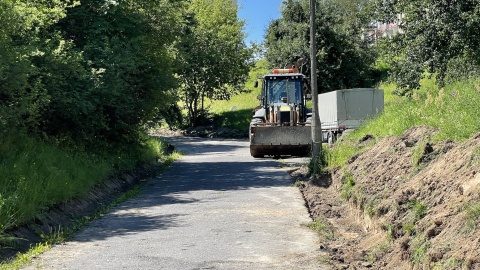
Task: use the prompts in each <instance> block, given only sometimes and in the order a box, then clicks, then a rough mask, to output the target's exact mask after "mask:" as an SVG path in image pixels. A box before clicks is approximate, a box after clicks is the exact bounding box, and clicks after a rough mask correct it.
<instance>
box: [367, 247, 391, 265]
mask: <svg viewBox="0 0 480 270" xmlns="http://www.w3.org/2000/svg"><path fill="white" fill-rule="evenodd" d="M389 249H390V245H389V243H388V242H384V243H380V244H377V245H375V246H374V247H373V248H372V249H371V250H369V251H368V253H367V255H366V256H365V260H366V261H367V262H369V263H374V262H376V261H378V260H379V259H380V258H382V257H383V255H385V254H386V253H387V252H388V250H389Z"/></svg>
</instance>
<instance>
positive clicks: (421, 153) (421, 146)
mask: <svg viewBox="0 0 480 270" xmlns="http://www.w3.org/2000/svg"><path fill="white" fill-rule="evenodd" d="M427 145H428V142H427V141H421V142H419V143H417V144H416V145H415V148H414V149H413V154H412V164H413V166H414V167H417V168H419V166H420V165H421V163H422V161H423V160H424V158H425V155H427V154H428V153H426V147H427Z"/></svg>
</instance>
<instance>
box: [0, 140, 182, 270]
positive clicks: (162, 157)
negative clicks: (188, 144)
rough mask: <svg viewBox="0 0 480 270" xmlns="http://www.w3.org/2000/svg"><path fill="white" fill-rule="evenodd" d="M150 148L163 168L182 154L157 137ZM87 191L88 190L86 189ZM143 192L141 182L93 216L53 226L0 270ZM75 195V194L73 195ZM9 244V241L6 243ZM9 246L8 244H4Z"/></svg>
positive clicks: (19, 265) (17, 266)
mask: <svg viewBox="0 0 480 270" xmlns="http://www.w3.org/2000/svg"><path fill="white" fill-rule="evenodd" d="M146 144H147V145H148V148H146V150H145V152H144V154H145V157H152V156H151V155H152V154H154V153H156V154H157V155H156V157H157V158H158V160H159V162H161V163H162V164H163V169H165V168H166V167H168V166H169V165H170V164H171V163H172V162H173V161H175V160H176V159H178V158H179V157H180V156H181V155H180V154H179V153H177V152H174V153H172V154H170V155H166V154H164V153H163V151H164V150H163V149H164V147H165V143H164V142H162V141H159V140H156V139H150V140H149V141H148V142H147V143H146ZM86 192H87V191H86ZM139 194H141V184H140V185H137V186H135V187H134V188H132V189H130V190H128V191H126V192H124V193H123V194H121V195H120V196H119V197H118V198H116V199H115V200H114V201H113V202H112V203H110V204H109V205H107V206H103V207H99V208H98V209H97V210H96V212H95V213H94V214H93V215H91V216H84V217H82V218H79V219H77V220H75V221H74V222H73V224H72V225H70V226H68V227H65V228H62V227H59V228H52V229H51V230H50V233H49V234H40V236H41V238H42V242H41V243H38V244H36V245H35V246H33V247H32V248H30V250H29V251H28V252H26V253H23V254H20V253H19V254H18V255H17V256H16V257H15V258H13V259H12V260H10V261H7V262H3V263H1V264H0V270H11V269H20V268H22V267H25V266H26V265H28V264H29V263H31V261H32V259H33V258H34V257H36V256H38V255H39V254H41V253H44V252H46V251H48V250H49V249H50V248H51V247H52V246H53V245H55V244H58V243H61V242H64V241H66V240H68V239H71V237H73V235H74V234H75V233H76V232H78V231H79V230H81V229H83V228H85V227H86V226H87V225H88V224H89V223H90V222H92V221H93V220H96V219H98V218H100V217H101V216H102V215H104V214H106V213H108V212H109V211H110V210H111V209H112V208H113V207H116V206H117V205H119V204H120V203H122V202H124V201H126V200H128V199H130V198H133V197H136V196H138V195H139ZM72 197H73V196H72ZM8 239H9V237H8V236H7V235H4V237H0V241H2V240H3V241H4V242H5V240H8ZM14 242H15V239H12V241H11V242H10V244H14ZM5 244H8V243H5ZM2 246H8V245H2Z"/></svg>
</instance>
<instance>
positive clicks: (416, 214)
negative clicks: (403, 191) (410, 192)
mask: <svg viewBox="0 0 480 270" xmlns="http://www.w3.org/2000/svg"><path fill="white" fill-rule="evenodd" d="M407 206H408V208H409V209H410V211H411V212H410V221H411V223H413V224H415V223H416V222H417V221H419V220H420V219H422V218H423V217H424V216H425V215H427V210H428V209H427V206H426V205H425V204H424V203H422V202H420V201H416V200H412V201H409V202H408V204H407Z"/></svg>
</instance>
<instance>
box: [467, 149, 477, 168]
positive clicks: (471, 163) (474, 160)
mask: <svg viewBox="0 0 480 270" xmlns="http://www.w3.org/2000/svg"><path fill="white" fill-rule="evenodd" d="M468 166H469V167H472V166H480V147H479V146H476V147H475V148H473V151H472V155H471V156H470V160H469V161H468Z"/></svg>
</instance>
